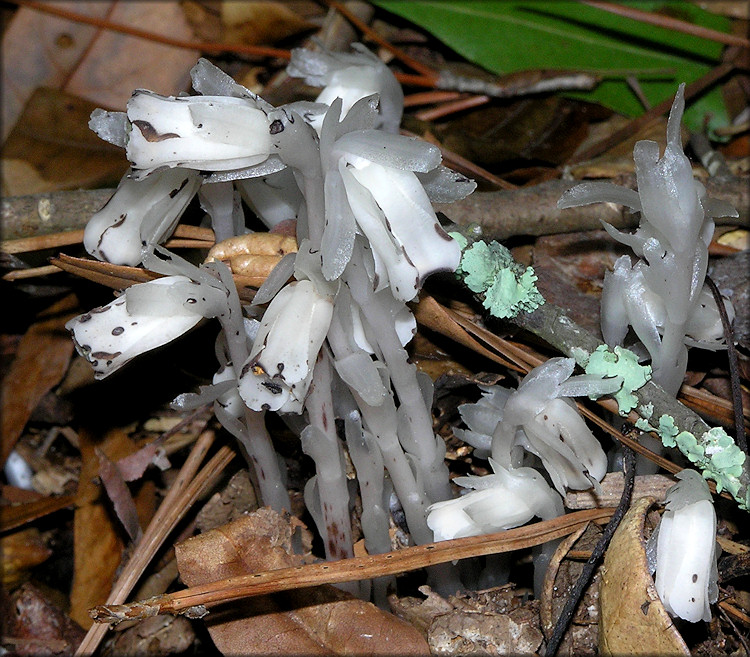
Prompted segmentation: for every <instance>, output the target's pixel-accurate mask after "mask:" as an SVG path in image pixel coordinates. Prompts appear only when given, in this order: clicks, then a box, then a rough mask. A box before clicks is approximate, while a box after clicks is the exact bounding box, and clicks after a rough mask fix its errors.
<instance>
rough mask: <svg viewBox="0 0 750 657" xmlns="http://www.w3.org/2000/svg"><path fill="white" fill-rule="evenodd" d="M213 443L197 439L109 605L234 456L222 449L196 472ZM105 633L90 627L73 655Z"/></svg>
mask: <svg viewBox="0 0 750 657" xmlns="http://www.w3.org/2000/svg"><path fill="white" fill-rule="evenodd" d="M213 441H214V432H213V431H205V432H204V433H203V434H201V436H200V437H199V438H198V440H197V442H196V443H195V445H194V446H193V449H192V450H191V452H190V455H189V456H188V458H187V460H186V461H185V464H184V465H183V466H182V469H181V470H180V472H179V474H178V475H177V479H176V480H175V482H174V483H173V484H172V486H171V487H170V488H169V492H168V493H167V495H166V497H165V498H164V500H163V501H162V503H161V505H159V508H158V510H157V511H156V513H155V514H154V517H153V518H152V519H151V522H150V523H149V525H148V528H147V529H146V532H145V533H144V535H143V538H142V539H141V541H140V542H139V543H138V545H137V546H136V549H135V551H134V552H133V556H132V557H131V558H130V560H129V561H128V563H127V564H126V565H125V568H124V569H123V571H122V573H121V575H120V577H119V578H118V579H117V582H115V585H114V587H113V588H112V592H111V593H110V595H109V598H108V599H107V600H108V602H109V603H110V604H120V603H122V602H124V601H125V599H126V598H127V596H128V595H129V594H130V592H131V591H132V590H133V588H134V587H135V585H136V583H137V582H138V579H139V578H140V577H141V575H142V574H143V571H144V570H145V569H146V566H147V565H148V564H149V563H150V562H151V560H152V559H153V558H154V555H155V554H156V552H157V550H158V549H159V548H160V547H161V545H162V544H163V543H164V541H165V540H166V538H167V536H168V535H169V534H170V532H171V531H172V529H174V527H175V525H176V524H177V523H178V522H179V521H180V520H181V519H182V518H183V517H184V516H185V514H186V513H187V512H188V510H189V509H190V507H191V506H192V505H193V503H194V502H195V500H196V499H197V498H198V496H199V494H200V492H201V491H202V490H203V489H204V487H206V486H207V485H208V484H210V483H211V482H213V481H214V478H215V477H216V475H217V474H218V473H219V472H221V471H222V470H223V469H224V468H225V467H226V465H227V464H228V463H229V461H231V460H232V458H233V457H234V452H232V451H231V450H230V449H229V448H228V447H222V448H221V449H220V450H219V451H218V452H217V453H216V454H215V455H214V457H213V458H212V459H211V460H210V461H209V462H208V464H206V466H204V468H203V469H202V470H201V471H200V472H198V468H199V466H200V464H201V461H203V459H204V457H205V456H206V454H207V453H208V450H209V448H210V447H211V445H212V444H213ZM196 473H198V474H196ZM106 631H107V626H106V625H94V626H92V627H91V629H89V631H88V633H87V634H86V636H85V637H84V639H83V641H82V642H81V645H80V646H78V649H77V650H76V653H75V654H76V655H77V656H82V655H92V654H93V653H94V652H95V651H96V649H97V647H98V645H99V643H100V642H101V640H102V639H103V638H104V635H105V633H106Z"/></svg>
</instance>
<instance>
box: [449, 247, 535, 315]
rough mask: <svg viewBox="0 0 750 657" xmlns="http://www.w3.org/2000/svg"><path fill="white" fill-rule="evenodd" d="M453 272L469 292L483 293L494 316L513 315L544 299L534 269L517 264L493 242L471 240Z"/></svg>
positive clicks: (484, 302)
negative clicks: (472, 241)
mask: <svg viewBox="0 0 750 657" xmlns="http://www.w3.org/2000/svg"><path fill="white" fill-rule="evenodd" d="M456 273H458V274H459V275H460V276H462V277H463V279H464V283H466V286H467V287H468V288H469V289H470V290H471V291H472V292H476V293H477V294H484V295H485V298H484V301H483V305H484V307H485V308H487V310H489V311H490V313H491V314H492V315H493V316H494V317H500V318H505V317H515V316H516V315H517V314H518V313H519V312H523V311H525V312H531V311H532V310H535V309H536V308H538V307H539V306H540V305H542V304H543V303H544V297H542V295H541V294H540V293H539V290H538V289H537V287H536V284H535V283H536V274H535V273H534V270H533V269H532V268H531V267H524V266H523V265H520V264H518V263H517V262H516V261H515V260H514V259H513V256H512V255H511V253H510V251H508V249H506V248H505V247H504V246H502V245H501V244H498V243H497V242H490V243H489V244H487V243H486V242H482V241H477V242H474V244H472V245H471V246H470V247H469V248H467V249H465V250H464V252H463V256H462V257H461V263H460V264H459V267H458V269H457V270H456Z"/></svg>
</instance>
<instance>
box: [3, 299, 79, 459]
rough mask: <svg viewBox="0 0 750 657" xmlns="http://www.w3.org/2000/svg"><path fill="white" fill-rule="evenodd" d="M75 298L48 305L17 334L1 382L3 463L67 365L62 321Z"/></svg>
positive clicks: (67, 343)
mask: <svg viewBox="0 0 750 657" xmlns="http://www.w3.org/2000/svg"><path fill="white" fill-rule="evenodd" d="M76 305H77V300H76V298H75V296H73V295H70V296H67V297H65V298H64V299H61V300H60V301H58V302H56V303H55V304H54V305H52V306H51V307H50V308H49V309H48V310H46V311H45V312H44V313H42V315H40V317H39V321H38V322H36V323H35V324H33V325H32V326H31V327H30V328H29V330H28V331H27V332H26V334H25V335H24V336H23V338H21V342H20V344H19V345H18V351H17V352H16V358H15V360H14V361H13V363H12V365H11V367H10V371H9V372H8V374H7V376H6V377H5V378H4V379H3V382H2V401H1V402H0V403H1V410H0V427H2V430H1V431H0V441H2V445H1V447H2V451H1V452H0V460H1V461H2V463H5V461H6V459H7V458H8V454H10V452H11V451H12V450H13V447H14V446H15V444H16V441H17V440H18V438H19V437H20V436H21V432H22V431H23V429H24V427H25V426H26V422H28V420H29V417H31V413H32V411H33V410H34V408H35V407H36V405H37V404H38V403H39V401H40V400H41V399H42V397H44V395H46V394H47V393H48V392H49V391H50V390H51V389H52V388H53V387H54V386H55V385H57V384H58V383H59V382H60V381H61V379H62V377H63V376H64V375H65V371H66V369H67V367H68V362H69V361H70V357H71V355H72V354H73V342H72V341H71V339H70V336H69V335H68V333H67V331H66V330H65V322H67V321H68V320H69V319H70V318H71V317H73V316H74V315H75V312H74V310H75V308H76Z"/></svg>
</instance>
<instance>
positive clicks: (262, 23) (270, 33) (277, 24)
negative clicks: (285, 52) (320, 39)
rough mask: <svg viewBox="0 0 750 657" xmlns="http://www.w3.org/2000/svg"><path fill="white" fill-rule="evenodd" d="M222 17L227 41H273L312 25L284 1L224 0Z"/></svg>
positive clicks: (250, 42)
mask: <svg viewBox="0 0 750 657" xmlns="http://www.w3.org/2000/svg"><path fill="white" fill-rule="evenodd" d="M221 20H222V23H223V25H224V38H225V40H226V41H227V42H229V43H244V44H247V45H260V44H267V45H270V44H274V43H277V42H278V41H281V40H282V39H285V38H287V37H290V36H293V35H295V34H299V33H300V32H305V31H307V30H310V29H313V28H314V27H315V25H314V24H312V23H310V22H309V21H306V20H305V19H304V18H302V17H301V16H300V15H299V14H297V13H295V12H294V11H292V9H290V8H289V7H288V6H287V3H283V2H247V0H224V2H222V3H221Z"/></svg>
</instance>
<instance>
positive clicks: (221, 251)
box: [206, 233, 297, 262]
mask: <svg viewBox="0 0 750 657" xmlns="http://www.w3.org/2000/svg"><path fill="white" fill-rule="evenodd" d="M296 252H297V240H296V239H294V238H293V237H289V236H288V235H281V234H280V233H248V234H247V235H237V236H236V237H230V238H229V239H226V240H224V241H222V242H219V243H218V244H215V245H214V246H213V247H211V250H210V251H209V252H208V256H207V257H206V262H211V261H212V260H229V259H230V258H233V257H236V256H240V255H275V256H279V257H280V256H284V255H286V254H287V253H296Z"/></svg>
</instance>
